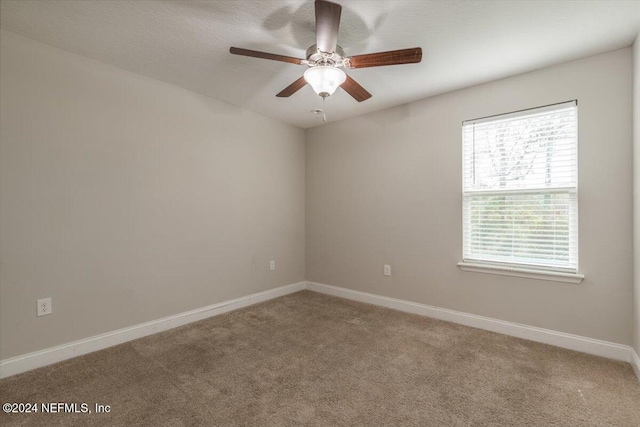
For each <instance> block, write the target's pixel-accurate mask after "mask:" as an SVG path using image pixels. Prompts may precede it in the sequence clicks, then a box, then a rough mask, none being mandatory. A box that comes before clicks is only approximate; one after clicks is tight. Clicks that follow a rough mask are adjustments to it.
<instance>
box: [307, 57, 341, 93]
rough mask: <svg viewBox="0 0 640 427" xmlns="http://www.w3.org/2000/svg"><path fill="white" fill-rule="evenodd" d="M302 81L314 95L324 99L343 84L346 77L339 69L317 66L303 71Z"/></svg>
mask: <svg viewBox="0 0 640 427" xmlns="http://www.w3.org/2000/svg"><path fill="white" fill-rule="evenodd" d="M304 79H305V80H306V81H307V83H309V84H310V85H311V87H312V88H313V90H314V91H315V93H317V94H318V95H320V96H321V97H323V98H326V97H327V96H329V95H331V94H333V92H335V91H336V89H337V88H338V86H340V85H341V84H342V83H344V81H345V80H346V79H347V75H346V74H345V72H344V71H342V70H341V69H339V68H336V67H331V66H328V65H318V66H315V67H312V68H309V69H308V70H307V71H305V72H304Z"/></svg>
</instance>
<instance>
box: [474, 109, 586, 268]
mask: <svg viewBox="0 0 640 427" xmlns="http://www.w3.org/2000/svg"><path fill="white" fill-rule="evenodd" d="M462 135H463V170H464V171H463V173H464V177H463V192H464V196H463V199H464V200H463V260H464V262H467V263H479V264H487V265H488V266H491V267H500V266H503V267H505V268H507V269H508V268H518V267H520V268H526V269H533V270H548V271H549V270H550V271H552V272H560V273H577V270H578V199H577V184H578V153H577V148H578V147H577V146H578V112H577V102H576V101H572V102H567V103H563V104H556V105H551V106H547V107H541V108H535V109H531V110H526V111H521V112H515V113H510V114H504V115H500V116H493V117H489V118H483V119H478V120H470V121H466V122H463V124H462Z"/></svg>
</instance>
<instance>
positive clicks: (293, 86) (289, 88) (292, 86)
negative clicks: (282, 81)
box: [276, 76, 307, 98]
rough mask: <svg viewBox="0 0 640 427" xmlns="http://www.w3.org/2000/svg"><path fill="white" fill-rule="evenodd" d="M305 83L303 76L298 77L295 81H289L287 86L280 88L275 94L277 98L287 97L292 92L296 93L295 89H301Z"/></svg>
mask: <svg viewBox="0 0 640 427" xmlns="http://www.w3.org/2000/svg"><path fill="white" fill-rule="evenodd" d="M306 84H307V81H306V80H305V79H304V76H303V77H300V78H299V79H298V80H296V81H295V82H293V83H291V84H290V85H289V86H287V87H285V88H284V89H282V91H281V92H280V93H279V94H277V95H276V96H277V97H278V98H288V97H290V96H291V95H293V94H294V93H296V92H297V91H299V90H300V89H302V88H303V87H304V85H306Z"/></svg>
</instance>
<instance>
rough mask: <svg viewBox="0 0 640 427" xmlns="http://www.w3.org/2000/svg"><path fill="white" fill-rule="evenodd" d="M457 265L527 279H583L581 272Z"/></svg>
mask: <svg viewBox="0 0 640 427" xmlns="http://www.w3.org/2000/svg"><path fill="white" fill-rule="evenodd" d="M458 267H459V268H460V270H463V271H472V272H474V273H486V274H498V275H501V276H514V277H526V278H528V279H537V280H551V281H554V282H565V283H580V282H582V280H583V279H584V275H583V274H577V273H560V272H556V271H543V270H533V269H528V268H521V267H507V266H501V265H500V266H498V265H490V264H480V263H471V262H459V263H458Z"/></svg>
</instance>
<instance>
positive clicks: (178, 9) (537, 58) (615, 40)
mask: <svg viewBox="0 0 640 427" xmlns="http://www.w3.org/2000/svg"><path fill="white" fill-rule="evenodd" d="M337 2H338V3H341V4H342V6H343V10H342V21H341V26H340V34H339V38H338V44H340V45H341V46H342V47H343V48H344V50H345V53H346V54H347V55H348V56H349V55H354V54H361V53H370V52H378V51H384V50H392V49H401V48H408V47H415V46H420V47H422V49H423V60H422V63H420V64H411V65H399V66H389V67H380V68H367V69H359V70H349V71H348V73H349V75H351V77H353V78H354V79H355V80H356V81H358V82H359V83H360V84H361V85H362V86H364V87H365V88H366V89H368V90H369V92H371V93H372V94H373V97H372V98H371V99H369V100H367V101H364V102H362V103H358V102H356V101H355V100H354V99H352V98H351V97H350V96H349V95H348V94H347V93H346V92H344V91H342V90H340V89H339V90H338V91H337V92H336V93H335V94H334V95H333V96H331V97H330V98H328V99H327V105H326V111H327V115H328V118H329V121H334V120H340V119H344V118H347V117H351V116H355V115H359V114H363V113H366V112H370V111H375V110H381V109H383V108H388V107H391V106H394V105H399V104H402V103H406V102H409V101H413V100H416V99H420V98H425V97H427V96H431V95H435V94H438V93H443V92H447V91H450V90H454V89H458V88H461V87H465V86H470V85H474V84H478V83H482V82H486V81H490V80H495V79H498V78H502V77H506V76H509V75H513V74H517V73H522V72H526V71H530V70H534V69H537V68H541V67H544V66H548V65H551V64H555V63H560V62H564V61H568V60H572V59H576V58H580V57H585V56H589V55H593V54H597V53H601V52H606V51H609V50H613V49H617V48H622V47H625V46H629V45H630V44H631V43H632V42H633V40H634V38H635V36H636V35H637V34H638V31H639V30H640V1H566V0H565V1H515V0H514V1H492V0H485V1H457V0H451V1H442V0H440V1H419V0H409V1H392V0H378V1H374V0H369V1H365V0H360V1H358V0H349V1H346V0H338V1H337ZM0 4H1V9H0V14H1V18H2V19H1V24H0V25H1V27H2V28H4V29H6V30H9V31H13V32H16V33H19V34H22V35H24V36H27V37H30V38H33V39H35V40H39V41H42V42H44V43H47V44H50V45H53V46H56V47H59V48H62V49H65V50H68V51H71V52H74V53H77V54H80V55H84V56H87V57H90V58H94V59H97V60H100V61H103V62H106V63H109V64H112V65H115V66H117V67H120V68H123V69H126V70H129V71H133V72H136V73H139V74H142V75H145V76H149V77H152V78H155V79H158V80H162V81H165V82H168V83H172V84H175V85H177V86H181V87H184V88H186V89H190V90H193V91H195V92H199V93H202V94H204V95H208V96H211V97H213V98H216V99H219V100H222V101H225V102H228V103H230V104H233V105H237V106H241V107H245V108H247V109H249V110H253V111H256V112H259V113H261V114H264V115H267V116H271V117H274V118H276V119H279V120H282V121H285V122H288V123H292V124H294V125H297V126H300V127H303V128H307V127H311V126H315V125H318V124H319V121H318V119H317V118H316V117H315V116H314V115H313V114H312V113H310V110H312V109H314V108H318V107H319V106H320V98H319V97H318V96H317V95H315V94H314V92H313V91H312V89H311V88H310V87H309V86H306V87H305V88H303V89H302V90H300V91H299V92H298V93H296V94H294V95H293V96H291V97H290V98H276V97H275V94H276V93H278V92H279V91H280V90H282V89H283V88H285V87H286V86H288V85H289V84H290V83H292V82H293V81H294V80H296V79H297V78H298V77H300V76H301V75H302V73H303V72H304V70H305V67H304V66H297V65H292V64H286V63H281V62H275V61H268V60H263V59H257V58H247V57H241V56H235V55H231V54H229V47H230V46H236V47H242V48H248V49H255V50H263V51H267V52H271V53H280V54H284V55H290V56H296V57H299V58H303V57H304V54H305V50H306V49H307V48H308V47H309V46H310V45H312V44H314V43H315V33H314V31H315V23H314V8H313V1H312V0H306V1H298V0H279V1H267V0H262V1H260V0H258V1H238V0H218V1H146V0H131V1H126V0H119V1H110V0H76V1H55V0H49V1H44V0H35V1H30V0H1V2H0Z"/></svg>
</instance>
